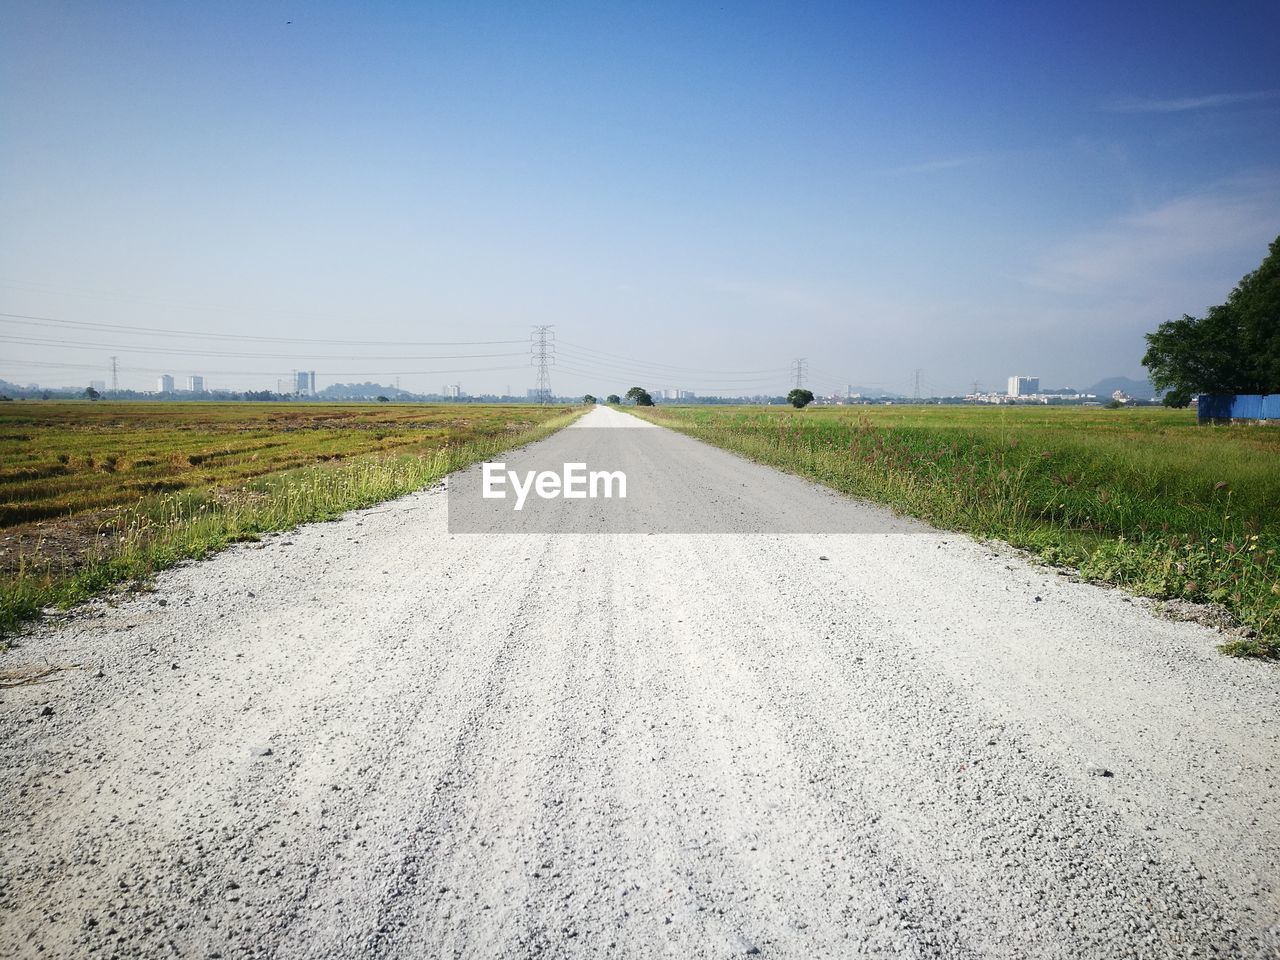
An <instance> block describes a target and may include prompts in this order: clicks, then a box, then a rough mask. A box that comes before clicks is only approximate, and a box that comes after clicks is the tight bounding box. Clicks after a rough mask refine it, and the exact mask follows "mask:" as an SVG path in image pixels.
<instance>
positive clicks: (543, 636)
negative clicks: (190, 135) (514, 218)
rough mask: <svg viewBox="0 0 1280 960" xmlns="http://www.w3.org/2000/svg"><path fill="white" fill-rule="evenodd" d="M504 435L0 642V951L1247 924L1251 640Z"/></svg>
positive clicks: (1274, 940)
mask: <svg viewBox="0 0 1280 960" xmlns="http://www.w3.org/2000/svg"><path fill="white" fill-rule="evenodd" d="M571 463H572V464H578V463H581V464H585V465H586V469H587V470H588V471H591V470H595V471H609V472H613V471H621V472H622V473H624V474H625V477H626V496H625V497H621V496H616V495H615V496H605V495H604V494H603V490H604V486H603V485H601V486H600V487H599V488H598V490H597V493H598V494H599V495H597V496H594V497H592V496H586V497H582V498H577V497H568V498H566V497H564V496H552V495H550V494H551V492H552V490H553V488H554V489H556V490H558V492H559V493H563V492H564V490H565V489H566V482H568V486H570V487H573V488H574V489H579V487H578V481H577V480H576V479H575V477H577V473H576V471H575V470H568V471H566V470H565V469H564V465H565V464H571ZM545 465H553V466H552V467H548V468H547V469H552V470H553V472H556V473H558V474H559V479H558V480H556V481H555V482H552V481H551V480H548V481H546V483H545V484H544V492H545V493H546V494H547V495H546V496H543V495H542V494H540V493H539V492H538V491H537V488H536V483H537V482H538V481H537V474H538V473H539V472H540V471H542V469H543V468H544V466H545ZM503 470H504V471H508V473H503V474H501V476H502V477H507V476H509V475H510V474H514V477H515V479H514V480H513V481H512V483H516V482H518V483H520V484H522V485H525V484H527V483H528V482H529V481H528V477H529V476H530V471H533V476H534V480H533V483H534V484H535V486H533V487H527V489H529V490H532V491H533V492H532V493H527V495H526V500H525V502H524V503H523V505H522V509H521V510H519V511H516V510H515V509H514V505H515V502H514V497H507V498H499V497H496V496H495V497H481V496H480V495H479V492H482V489H483V480H484V476H483V471H482V468H481V467H480V466H476V467H474V468H472V469H471V470H469V471H466V472H465V473H463V474H457V475H454V476H453V477H451V478H450V480H449V488H450V489H449V490H448V492H447V493H446V492H445V491H443V490H441V489H435V490H431V491H426V492H422V493H418V494H414V495H411V496H408V497H405V498H403V499H400V500H396V501H392V502H389V503H385V504H383V505H381V506H378V507H375V508H372V509H369V510H366V511H362V512H358V513H352V514H349V515H347V516H346V517H345V518H343V519H341V520H339V521H336V522H333V523H327V524H317V525H313V526H308V527H304V528H301V529H299V530H297V531H294V532H292V533H288V534H284V535H279V536H274V537H271V538H269V539H267V540H265V541H264V542H262V543H258V544H246V545H241V546H238V547H235V548H232V549H230V550H228V551H225V552H223V553H221V554H219V555H218V556H216V557H214V558H212V559H210V560H208V561H205V562H201V563H197V564H189V565H186V566H184V567H181V568H178V569H174V570H171V571H169V572H167V573H164V574H161V575H160V576H159V577H158V579H157V582H156V590H155V591H154V592H151V593H142V594H137V595H132V596H125V597H120V598H118V599H117V600H116V601H115V602H114V603H111V604H106V603H98V604H93V605H90V606H88V607H85V608H82V609H80V610H79V611H76V612H74V613H73V614H71V615H69V616H67V617H66V618H63V619H62V620H60V621H57V622H49V623H46V624H45V625H43V626H41V627H38V628H36V629H33V630H32V631H31V632H30V633H29V634H27V635H26V636H24V637H22V638H21V640H20V643H19V645H17V646H16V647H15V648H13V649H11V650H9V651H8V652H6V653H4V654H3V655H0V662H2V664H3V667H4V669H5V676H6V677H7V678H11V679H10V680H7V681H6V683H10V682H13V678H26V679H28V680H29V681H30V682H26V683H21V684H18V685H9V686H6V687H5V688H4V689H3V690H0V732H2V736H3V764H2V768H3V772H2V773H0V776H3V795H4V797H5V807H6V811H5V816H4V817H3V818H0V857H2V858H3V867H2V869H0V955H4V956H14V957H24V956H42V957H79V956H87V955H90V954H91V953H92V955H94V956H103V957H109V956H121V957H152V956H169V955H178V956H184V957H195V956H206V957H212V956H221V957H256V956H262V957H268V956H270V957H375V956H376V957H406V958H408V957H414V958H417V957H438V956H457V957H477V958H490V957H509V958H519V957H528V956H534V955H545V956H553V957H636V958H640V957H645V958H648V957H654V956H660V955H661V956H671V957H708V958H710V957H731V956H739V955H759V956H764V957H803V958H809V957H848V956H857V955H878V956H895V957H896V956H906V957H1009V958H1015V957H1017V958H1021V957H1162V958H1163V957H1171V956H1201V957H1210V956H1220V957H1242V956H1244V957H1253V956H1276V955H1277V951H1278V949H1280V947H1278V944H1280V939H1278V938H1280V933H1278V931H1277V923H1278V922H1280V887H1278V886H1277V885H1278V884H1280V805H1278V803H1277V799H1276V797H1277V785H1278V784H1277V781H1278V779H1280V741H1278V736H1280V734H1277V723H1276V718H1277V716H1278V715H1280V672H1278V671H1277V670H1276V668H1275V667H1274V665H1271V664H1268V663H1265V662H1259V661H1248V660H1237V659H1232V658H1228V657H1224V656H1221V655H1220V654H1219V653H1218V652H1217V651H1216V649H1215V648H1216V644H1217V643H1218V642H1219V641H1220V639H1221V638H1220V636H1219V635H1218V634H1215V633H1214V632H1212V631H1211V630H1209V629H1207V628H1205V627H1201V626H1198V625H1195V624H1191V623H1186V622H1173V621H1170V620H1167V619H1162V618H1160V617H1159V616H1157V615H1156V614H1155V612H1154V611H1153V609H1152V607H1151V606H1150V605H1148V604H1146V603H1144V602H1142V601H1137V600H1134V599H1132V598H1129V597H1127V596H1126V595H1125V594H1123V593H1121V592H1119V591H1116V590H1108V589H1102V588H1099V587H1096V586H1092V585H1088V584H1084V583H1079V582H1075V581H1073V580H1072V579H1070V578H1068V577H1064V576H1060V575H1057V574H1056V573H1055V572H1054V571H1053V570H1052V569H1049V568H1046V567H1041V566H1036V565H1033V564H1031V563H1029V562H1026V561H1024V560H1023V559H1021V558H1020V557H1019V556H1018V555H1016V554H1014V553H1013V552H1012V551H1009V550H1005V549H1002V548H999V547H992V546H988V545H982V544H979V543H977V542H974V541H972V540H970V539H968V538H965V537H963V536H960V535H955V534H944V533H938V532H936V531H931V530H929V529H927V528H924V527H922V526H921V525H919V524H916V523H913V522H910V521H906V520H901V519H897V518H895V517H893V516H892V515H890V514H888V513H886V512H884V511H882V510H880V509H878V508H874V507H870V506H867V505H864V504H860V503H857V502H854V501H850V500H847V499H843V498H841V497H838V496H836V495H834V494H832V493H830V492H829V491H825V490H823V489H822V488H820V487H817V486H815V485H813V484H811V483H809V482H807V481H803V480H800V479H797V478H794V477H791V476H787V475H784V474H782V473H779V472H776V471H773V470H771V469H769V468H766V467H762V466H758V465H754V464H751V463H748V462H746V461H744V460H742V459H741V458H739V457H736V456H734V455H732V454H729V453H726V452H723V451H720V450H717V449H714V448H712V447H710V446H707V445H705V444H702V443H700V442H698V441H695V440H693V439H690V438H688V437H685V436H681V435H678V434H675V433H673V432H670V431H667V430H664V429H661V428H658V427H653V426H649V425H646V424H642V423H640V422H639V421H637V420H635V419H634V418H631V417H628V416H627V415H625V414H623V413H620V412H617V411H613V410H608V409H604V408H601V409H597V410H596V411H594V412H592V413H590V414H588V415H587V416H586V417H584V418H583V419H581V420H580V421H578V422H577V423H576V424H575V425H574V426H572V427H570V428H567V429H565V430H563V431H561V432H559V433H557V434H555V435H554V436H552V437H551V438H549V439H547V440H544V441H541V442H540V443H538V444H535V445H533V446H531V447H529V448H526V449H525V450H523V451H515V452H512V453H510V454H509V455H507V456H506V458H505V460H504V468H503ZM490 473H491V479H492V477H493V476H497V474H495V473H494V471H493V470H491V471H490ZM566 477H568V478H569V480H568V481H566V480H565V478H566ZM500 486H502V484H499V483H496V482H495V483H494V484H492V485H491V489H490V492H496V491H495V490H494V488H495V487H500ZM613 492H614V493H615V494H616V493H617V492H618V491H617V487H616V484H615V485H614V487H613Z"/></svg>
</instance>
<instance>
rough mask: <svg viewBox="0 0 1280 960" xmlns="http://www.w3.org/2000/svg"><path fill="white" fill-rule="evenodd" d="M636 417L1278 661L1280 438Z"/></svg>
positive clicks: (1122, 428) (1040, 425)
mask: <svg viewBox="0 0 1280 960" xmlns="http://www.w3.org/2000/svg"><path fill="white" fill-rule="evenodd" d="M632 412H637V413H639V414H640V415H641V416H644V417H646V418H647V419H650V420H652V421H654V422H656V423H661V424H663V425H665V426H669V427H672V428H674V429H677V430H681V431H683V432H685V433H688V434H690V435H692V436H695V437H698V438H699V439H703V440H706V441H708V442H711V443H714V444H716V445H718V446H721V447H725V448H726V449H730V450H734V451H736V452H739V453H742V454H744V455H746V456H748V457H751V458H752V459H755V460H758V461H760V462H762V463H767V464H770V465H772V466H776V467H779V468H782V469H785V470H789V471H791V472H794V473H797V474H800V475H803V476H806V477H809V478H811V479H814V480H817V481H819V482H820V483H823V484H826V485H827V486H830V487H832V488H834V489H836V490H840V491H842V492H845V493H848V494H852V495H855V496H859V497H865V498H867V499H870V500H875V501H878V502H880V503H885V504H888V505H890V506H892V507H894V508H896V509H898V510H900V511H902V512H903V513H907V514H910V515H913V516H917V517H920V518H923V519H925V520H927V521H929V522H930V523H932V524H934V525H936V526H939V527H943V528H946V529H951V530H962V531H966V532H968V533H971V534H974V535H976V536H979V537H986V538H992V539H1000V540H1005V541H1007V542H1009V543H1011V544H1013V545H1015V546H1018V547H1022V548H1025V549H1027V550H1030V551H1033V552H1034V553H1036V554H1037V555H1038V556H1040V557H1042V558H1043V559H1044V560H1046V561H1048V562H1051V563H1054V564H1061V565H1066V566H1071V567H1074V568H1076V569H1078V570H1080V571H1081V573H1082V574H1083V575H1084V576H1086V577H1088V578H1091V579H1095V580H1099V581H1103V582H1107V583H1113V584H1116V585H1119V586H1122V587H1124V588H1126V589H1128V590H1130V591H1132V592H1134V593H1137V594H1141V595H1146V596H1152V597H1162V598H1181V599H1186V600H1192V601H1197V602H1205V601H1211V602H1215V603H1218V604H1221V605H1222V606H1224V607H1226V608H1227V609H1228V610H1230V611H1231V612H1232V614H1234V615H1235V616H1236V617H1237V618H1238V619H1239V621H1240V622H1241V623H1242V624H1243V625H1245V626H1246V627H1247V628H1249V630H1251V631H1252V633H1253V635H1252V636H1244V637H1239V638H1236V639H1233V640H1231V641H1230V642H1228V643H1226V644H1224V650H1225V651H1226V652H1228V653H1233V654H1240V655H1253V656H1267V657H1275V656H1277V655H1280V559H1278V558H1277V550H1278V549H1280V524H1278V523H1277V521H1278V520H1280V428H1277V427H1266V426H1262V427H1259V426H1248V425H1235V426H1230V427H1200V426H1197V425H1196V423H1195V416H1194V414H1193V413H1190V412H1188V411H1185V410H1183V411H1178V410H1166V409H1163V408H1151V407H1143V408H1134V409H1120V410H1106V409H1099V408H1078V407H1077V408H1063V407H937V406H889V407H810V408H809V409H806V410H798V411H797V410H792V409H790V408H780V407H769V408H760V407H751V408H746V407H731V408H723V407H711V408H708V407H659V408H655V409H653V410H648V411H632Z"/></svg>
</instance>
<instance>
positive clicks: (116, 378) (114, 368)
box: [111, 357, 120, 393]
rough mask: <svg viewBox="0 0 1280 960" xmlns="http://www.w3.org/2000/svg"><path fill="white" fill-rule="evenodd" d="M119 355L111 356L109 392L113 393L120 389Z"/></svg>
mask: <svg viewBox="0 0 1280 960" xmlns="http://www.w3.org/2000/svg"><path fill="white" fill-rule="evenodd" d="M119 360H120V358H119V357H112V358H111V392H112V393H115V392H116V391H117V390H119V389H120V365H119Z"/></svg>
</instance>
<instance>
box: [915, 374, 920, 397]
mask: <svg viewBox="0 0 1280 960" xmlns="http://www.w3.org/2000/svg"><path fill="white" fill-rule="evenodd" d="M915 398H916V399H917V400H919V399H920V368H919V367H916V392H915Z"/></svg>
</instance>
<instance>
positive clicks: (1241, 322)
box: [1142, 237, 1280, 405]
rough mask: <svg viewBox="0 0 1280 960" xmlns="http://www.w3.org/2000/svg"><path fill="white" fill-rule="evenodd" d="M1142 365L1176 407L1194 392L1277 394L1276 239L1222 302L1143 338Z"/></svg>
mask: <svg viewBox="0 0 1280 960" xmlns="http://www.w3.org/2000/svg"><path fill="white" fill-rule="evenodd" d="M1142 363H1143V366H1145V367H1146V368H1147V369H1148V370H1149V371H1150V372H1151V383H1152V385H1153V386H1154V387H1155V388H1156V389H1157V390H1168V391H1169V396H1168V397H1167V398H1166V402H1172V403H1173V404H1175V405H1185V404H1186V403H1187V402H1188V401H1189V400H1190V398H1191V394H1193V393H1280V237H1277V238H1276V239H1275V240H1274V241H1272V243H1271V248H1270V252H1269V253H1268V254H1267V258H1266V259H1265V260H1263V261H1262V264H1261V266H1259V267H1258V269H1257V270H1255V271H1253V272H1252V273H1250V274H1246V275H1245V276H1244V277H1243V278H1242V279H1241V281H1240V282H1239V283H1238V284H1236V288H1235V289H1234V290H1232V291H1231V294H1230V296H1228V297H1227V302H1226V303H1222V304H1219V305H1218V306H1216V307H1210V308H1209V311H1208V312H1207V313H1206V314H1205V315H1204V316H1203V317H1192V316H1187V315H1185V314H1184V315H1183V317H1182V319H1180V320H1166V321H1165V322H1164V323H1162V324H1160V326H1159V327H1158V328H1157V329H1156V331H1155V332H1154V333H1149V334H1147V352H1146V354H1145V355H1144V356H1143V358H1142Z"/></svg>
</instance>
